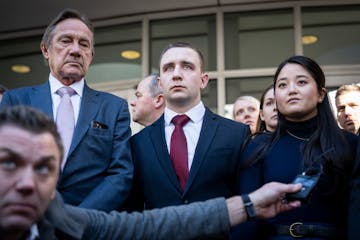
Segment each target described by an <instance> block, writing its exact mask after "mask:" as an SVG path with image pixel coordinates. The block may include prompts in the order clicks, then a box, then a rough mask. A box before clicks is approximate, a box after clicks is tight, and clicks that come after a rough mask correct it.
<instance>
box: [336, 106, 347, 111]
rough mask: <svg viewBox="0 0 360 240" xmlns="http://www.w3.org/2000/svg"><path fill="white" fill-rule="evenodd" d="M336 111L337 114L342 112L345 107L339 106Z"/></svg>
mask: <svg viewBox="0 0 360 240" xmlns="http://www.w3.org/2000/svg"><path fill="white" fill-rule="evenodd" d="M337 110H338V112H344V110H345V106H339V107H338V108H337Z"/></svg>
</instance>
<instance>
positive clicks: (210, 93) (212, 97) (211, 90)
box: [201, 79, 217, 112]
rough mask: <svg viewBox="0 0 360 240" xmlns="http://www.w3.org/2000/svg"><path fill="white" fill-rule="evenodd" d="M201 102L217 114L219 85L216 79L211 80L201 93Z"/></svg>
mask: <svg viewBox="0 0 360 240" xmlns="http://www.w3.org/2000/svg"><path fill="white" fill-rule="evenodd" d="M201 100H202V102H203V103H204V105H205V106H207V107H208V108H210V109H211V111H213V112H217V85H216V79H210V80H209V82H208V85H207V86H206V88H205V89H203V90H202V92H201Z"/></svg>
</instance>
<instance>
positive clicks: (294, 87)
mask: <svg viewBox="0 0 360 240" xmlns="http://www.w3.org/2000/svg"><path fill="white" fill-rule="evenodd" d="M289 92H290V93H293V92H296V86H295V84H294V83H289Z"/></svg>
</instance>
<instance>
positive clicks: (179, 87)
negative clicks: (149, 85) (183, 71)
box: [170, 85, 185, 90]
mask: <svg viewBox="0 0 360 240" xmlns="http://www.w3.org/2000/svg"><path fill="white" fill-rule="evenodd" d="M184 88H185V87H184V86H181V85H175V86H172V87H171V88H170V89H171V90H181V89H184Z"/></svg>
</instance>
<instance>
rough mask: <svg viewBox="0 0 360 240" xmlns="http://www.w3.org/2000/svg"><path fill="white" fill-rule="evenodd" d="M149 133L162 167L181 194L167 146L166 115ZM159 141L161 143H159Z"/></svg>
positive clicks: (153, 125) (154, 124) (152, 126)
mask: <svg viewBox="0 0 360 240" xmlns="http://www.w3.org/2000/svg"><path fill="white" fill-rule="evenodd" d="M149 132H150V133H149V134H150V139H151V142H152V144H153V147H154V149H155V152H156V155H157V159H158V161H159V163H160V165H161V167H162V168H163V170H164V172H165V173H166V175H167V176H168V178H169V180H170V182H171V183H172V184H173V185H174V186H175V187H176V188H177V189H178V191H179V192H182V189H181V187H180V183H179V181H178V179H177V177H176V173H175V170H174V167H173V165H172V162H171V159H170V154H169V152H168V149H167V145H166V139H165V126H164V115H162V117H160V118H159V119H158V120H157V121H156V122H155V123H153V124H152V125H151V127H150V129H149ZM159 141H161V142H160V143H159Z"/></svg>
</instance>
